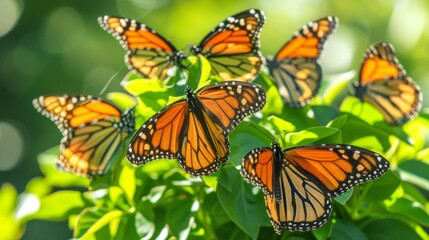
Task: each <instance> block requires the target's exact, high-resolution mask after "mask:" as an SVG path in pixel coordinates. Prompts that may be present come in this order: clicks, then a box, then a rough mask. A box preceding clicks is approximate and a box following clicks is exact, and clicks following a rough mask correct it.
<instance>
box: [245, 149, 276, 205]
mask: <svg viewBox="0 0 429 240" xmlns="http://www.w3.org/2000/svg"><path fill="white" fill-rule="evenodd" d="M240 173H241V175H242V176H243V178H244V179H245V180H246V181H248V182H250V183H252V184H253V185H256V186H258V187H259V188H261V189H262V190H263V191H264V193H265V195H269V196H271V197H272V196H274V189H273V181H274V153H273V151H272V150H271V149H270V148H255V149H253V150H252V151H250V152H249V153H248V154H246V156H244V158H243V162H242V163H241V171H240Z"/></svg>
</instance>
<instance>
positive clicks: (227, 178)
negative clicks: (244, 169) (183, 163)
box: [0, 58, 429, 240]
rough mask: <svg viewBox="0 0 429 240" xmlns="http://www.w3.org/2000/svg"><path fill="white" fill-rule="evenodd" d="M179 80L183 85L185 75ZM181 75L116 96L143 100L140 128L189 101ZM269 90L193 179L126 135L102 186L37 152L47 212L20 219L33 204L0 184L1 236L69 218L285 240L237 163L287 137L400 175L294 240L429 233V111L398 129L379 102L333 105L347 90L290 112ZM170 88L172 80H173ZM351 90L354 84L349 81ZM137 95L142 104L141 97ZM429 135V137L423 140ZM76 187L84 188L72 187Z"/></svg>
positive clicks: (177, 234)
mask: <svg viewBox="0 0 429 240" xmlns="http://www.w3.org/2000/svg"><path fill="white" fill-rule="evenodd" d="M189 61H190V62H191V63H193V64H192V65H191V66H190V67H189V70H190V72H189V80H188V84H189V85H191V86H192V87H193V88H194V90H196V88H200V87H201V86H203V85H205V84H208V83H207V82H206V81H215V80H214V79H208V78H209V73H210V68H209V65H208V63H207V61H206V60H205V59H203V58H197V59H190V60H189ZM181 78H182V77H181V76H178V77H177V79H176V80H179V79H181ZM178 82H180V81H176V82H173V84H172V82H168V83H162V82H159V81H157V80H148V79H140V78H139V77H138V76H136V75H130V76H128V78H127V79H126V80H124V81H123V84H122V86H123V87H124V89H125V90H126V91H127V93H128V94H124V93H110V94H109V95H108V96H109V99H110V100H111V101H113V102H114V103H115V104H116V105H118V106H120V107H122V108H126V107H130V106H132V105H133V104H135V103H136V104H137V108H136V126H137V127H138V126H140V125H141V124H142V123H143V122H144V121H146V120H147V119H148V118H150V117H151V116H152V115H153V114H154V113H155V112H157V111H159V110H160V109H162V108H163V107H165V106H166V105H167V104H169V103H171V102H173V101H175V100H177V99H179V98H181V95H183V93H184V85H183V84H178ZM255 83H257V84H260V85H261V86H262V87H263V88H264V89H265V90H266V92H267V97H268V99H267V104H266V106H265V108H264V109H263V110H262V111H261V113H258V114H255V115H253V116H249V117H247V118H246V119H245V120H244V121H243V122H242V123H241V124H240V125H239V126H238V127H237V128H236V129H235V130H234V131H233V132H232V133H231V134H230V142H231V156H230V159H229V161H228V164H227V165H226V166H225V167H223V168H221V169H220V170H219V171H218V172H217V173H215V174H213V175H212V176H206V177H202V178H196V177H191V176H190V175H189V174H187V173H186V172H185V171H184V170H183V169H182V168H181V167H180V166H179V165H178V163H177V161H173V160H156V161H153V162H150V163H148V164H146V165H144V166H140V167H134V166H132V165H131V164H130V163H129V162H128V161H127V160H126V159H125V156H124V153H125V149H126V145H127V144H128V142H129V141H125V143H124V146H123V147H121V148H120V149H119V150H118V152H117V154H116V155H115V159H114V160H115V161H114V162H113V163H112V164H111V166H110V169H109V171H108V172H107V174H106V175H104V176H100V177H96V178H95V179H93V180H92V181H88V180H87V179H85V178H82V177H77V176H74V175H72V174H69V173H63V172H59V171H57V170H56V169H55V167H54V166H55V160H56V157H57V156H58V149H57V147H55V148H52V149H48V150H47V151H46V152H44V153H42V154H40V155H39V165H40V169H41V171H42V173H43V175H44V177H39V178H35V179H33V180H32V181H30V182H29V183H28V185H27V188H26V190H25V194H27V195H29V194H31V195H32V196H35V198H36V199H38V201H37V203H38V207H37V208H36V209H34V210H33V211H29V212H27V213H26V214H23V215H22V217H20V218H16V217H14V214H15V215H16V213H17V212H19V211H21V210H22V208H23V206H22V205H20V204H21V203H22V202H23V200H22V199H21V198H20V197H19V198H18V194H17V192H16V190H15V189H14V188H13V187H12V186H10V185H7V184H5V185H3V186H2V188H1V189H0V205H1V206H2V208H1V210H0V222H1V223H2V226H7V227H5V228H4V229H6V230H7V231H5V232H3V234H6V236H10V237H11V238H17V237H19V234H20V231H21V229H22V226H23V224H25V222H27V221H30V220H35V219H38V220H47V221H64V220H66V219H68V220H69V223H70V228H71V229H72V230H73V232H74V238H80V239H141V238H143V237H144V238H145V239H156V238H159V239H161V238H168V237H174V238H177V239H215V238H222V239H237V238H241V239H243V238H244V239H246V238H250V239H257V238H264V239H268V238H271V239H275V238H276V234H275V233H274V231H273V229H272V226H271V223H270V222H269V218H268V215H267V213H266V210H265V204H264V200H263V194H262V192H261V191H260V190H258V189H257V188H255V187H253V186H252V185H250V184H248V183H246V182H245V181H244V180H243V179H242V177H241V175H240V174H239V171H238V168H239V166H240V164H241V161H242V157H243V156H244V155H245V154H246V153H247V152H249V151H250V150H251V149H252V148H255V147H259V146H268V145H269V144H270V143H271V142H272V141H273V140H277V141H278V142H279V143H280V145H281V146H282V147H283V148H287V147H293V146H298V145H305V144H312V143H347V144H354V145H358V146H360V147H364V148H368V149H370V150H373V151H376V152H378V153H380V154H382V155H383V156H385V157H386V158H387V159H388V160H389V161H390V162H391V164H392V170H391V171H389V172H388V173H387V174H385V175H384V176H383V177H381V178H380V179H378V180H376V181H373V182H369V183H366V184H363V185H360V186H358V187H355V188H354V189H353V190H350V191H349V192H347V193H345V194H344V195H342V196H340V197H338V198H336V199H335V200H334V202H335V204H334V205H335V206H334V213H333V214H332V216H331V219H330V220H329V222H328V223H327V224H325V225H324V226H323V227H322V228H320V229H318V230H316V231H313V232H307V233H291V232H287V231H284V233H283V237H287V238H291V239H318V240H320V239H327V238H330V239H418V238H429V235H428V234H427V233H426V232H425V229H426V230H427V229H428V227H429V214H428V213H429V205H428V201H427V195H428V193H429V177H428V174H427V172H428V171H429V159H428V155H429V154H428V152H429V146H428V144H427V143H426V142H425V137H424V134H428V130H427V129H429V121H428V118H427V115H424V116H422V117H418V118H417V119H416V120H414V121H412V122H410V123H407V124H406V125H404V126H403V127H391V126H389V125H387V124H386V123H384V121H383V119H382V118H380V116H381V115H380V114H379V113H377V112H376V110H374V109H371V106H370V105H367V104H362V103H360V102H359V101H358V100H357V99H355V98H353V97H348V98H347V99H346V100H345V101H344V103H343V104H342V105H341V106H332V105H324V104H331V102H333V99H335V97H336V95H337V94H338V92H339V91H341V89H338V88H336V87H332V88H323V89H322V92H321V93H320V97H318V98H317V99H316V100H314V101H313V102H312V103H311V104H310V106H306V107H304V108H302V109H292V108H289V107H288V106H286V105H284V104H283V103H282V100H281V97H280V96H279V94H278V91H277V89H276V87H275V85H273V84H272V82H271V80H270V78H269V77H267V76H266V75H264V74H261V76H260V77H259V78H258V79H256V80H255ZM166 84H172V85H169V86H168V87H165V86H166ZM342 86H343V87H347V86H346V84H342ZM132 96H134V97H136V99H137V102H135V101H134V98H132ZM422 135H423V136H422ZM70 187H73V188H74V189H76V188H78V189H79V191H77V190H68V188H70Z"/></svg>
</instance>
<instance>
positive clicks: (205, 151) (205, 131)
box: [127, 82, 266, 176]
mask: <svg viewBox="0 0 429 240" xmlns="http://www.w3.org/2000/svg"><path fill="white" fill-rule="evenodd" d="M265 98H266V96H265V93H264V92H263V90H262V89H261V88H259V87H257V86H256V85H253V84H250V83H245V82H240V83H239V82H222V83H217V84H213V85H210V86H207V87H204V88H202V89H200V90H199V91H197V93H195V94H194V93H193V92H192V90H191V89H187V91H186V100H181V101H178V102H175V103H173V104H171V105H169V106H167V107H166V108H164V109H163V110H161V111H160V112H158V113H157V114H155V115H154V116H153V117H152V118H150V119H149V120H148V121H146V123H145V124H143V126H142V127H141V128H140V129H139V130H138V132H137V133H136V135H135V136H134V138H133V139H132V141H131V143H130V146H129V148H128V151H127V158H128V160H129V161H130V162H131V163H133V164H138V165H141V164H145V163H147V162H149V161H152V160H154V159H158V158H169V159H178V161H179V163H180V165H181V166H182V167H183V168H184V169H185V170H186V171H187V172H188V173H190V174H192V175H194V176H200V175H208V174H211V173H213V172H214V171H216V170H217V169H218V168H219V166H220V165H224V164H226V161H227V159H228V157H229V141H228V135H227V134H228V133H229V132H230V131H232V129H234V128H235V127H236V126H237V124H238V123H239V121H241V119H243V118H244V117H245V116H247V115H249V114H251V113H253V112H256V111H259V110H260V109H261V108H262V107H263V105H264V104H265Z"/></svg>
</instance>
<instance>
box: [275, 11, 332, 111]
mask: <svg viewBox="0 0 429 240" xmlns="http://www.w3.org/2000/svg"><path fill="white" fill-rule="evenodd" d="M337 26H338V19H337V18H335V17H332V16H328V17H326V18H322V19H319V20H317V21H314V22H310V23H308V24H307V25H305V26H303V27H302V28H301V29H300V30H299V31H298V32H296V33H295V34H294V36H293V37H292V39H291V40H289V41H288V42H287V43H286V44H285V45H284V46H283V47H282V48H281V49H280V51H279V52H278V53H277V55H276V56H275V58H274V59H273V60H271V61H268V68H269V70H270V73H271V76H272V77H273V79H274V81H275V82H276V85H277V87H278V89H279V92H280V95H281V96H282V97H283V99H284V101H285V102H286V103H287V104H289V105H290V106H292V107H302V106H304V105H306V104H307V103H308V102H309V101H310V100H311V99H313V97H314V96H315V95H316V93H317V91H318V90H319V87H320V82H321V79H322V69H321V67H320V65H319V63H318V61H319V58H320V55H321V53H322V51H323V47H324V45H325V42H326V40H327V38H328V37H329V35H330V34H331V33H333V32H334V31H335V29H336V28H337Z"/></svg>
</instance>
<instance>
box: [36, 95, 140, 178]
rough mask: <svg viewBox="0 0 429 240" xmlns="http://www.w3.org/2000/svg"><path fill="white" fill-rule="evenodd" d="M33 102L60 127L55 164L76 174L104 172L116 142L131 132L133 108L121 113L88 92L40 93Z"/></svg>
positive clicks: (90, 175) (88, 175)
mask: <svg viewBox="0 0 429 240" xmlns="http://www.w3.org/2000/svg"><path fill="white" fill-rule="evenodd" d="M33 105H34V107H35V108H36V110H37V111H39V112H41V113H42V115H44V116H46V117H48V118H50V119H51V120H52V121H53V122H54V123H55V124H56V125H57V126H58V128H59V130H60V131H61V133H62V135H63V138H62V139H61V144H60V152H61V154H60V156H59V157H58V161H57V166H58V167H60V168H61V169H64V170H66V171H69V172H72V173H76V174H78V175H82V176H86V177H93V176H95V175H101V174H104V173H105V171H106V170H107V166H108V164H109V163H110V160H111V158H112V157H113V155H114V153H115V151H116V150H117V148H118V147H119V146H120V144H121V143H122V142H123V141H124V140H125V139H126V138H127V137H128V136H129V135H131V134H132V133H133V132H134V109H133V108H130V109H127V110H125V111H124V112H123V113H122V112H121V111H120V110H119V109H117V108H116V107H115V106H113V105H111V104H109V103H107V102H105V101H103V100H101V99H98V98H95V97H92V96H82V95H75V96H71V95H62V96H42V97H39V98H36V99H34V101H33Z"/></svg>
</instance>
